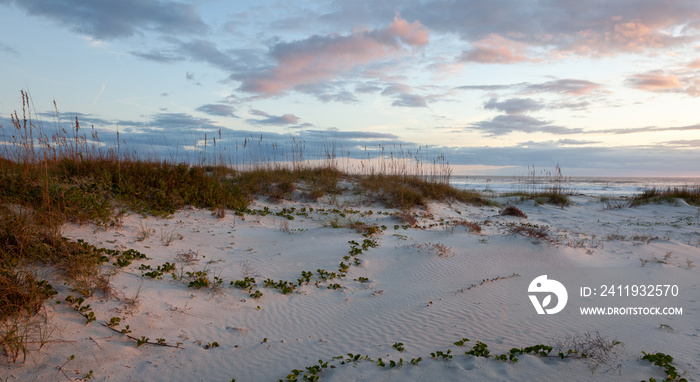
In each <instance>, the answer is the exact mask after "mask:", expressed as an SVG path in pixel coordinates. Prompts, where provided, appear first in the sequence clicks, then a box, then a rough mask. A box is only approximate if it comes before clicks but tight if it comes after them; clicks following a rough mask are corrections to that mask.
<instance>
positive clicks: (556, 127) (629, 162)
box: [0, 0, 700, 177]
mask: <svg viewBox="0 0 700 382" xmlns="http://www.w3.org/2000/svg"><path fill="white" fill-rule="evenodd" d="M0 14H2V16H0V19H2V22H0V83H1V84H2V87H1V88H0V125H2V126H3V128H4V130H3V131H4V134H5V135H7V134H8V131H9V130H10V129H9V127H11V126H12V125H11V122H10V114H11V113H12V112H13V111H15V110H19V111H20V112H21V107H22V102H21V98H20V91H21V90H25V91H28V92H29V94H30V96H31V98H32V104H33V107H34V109H33V110H34V113H35V117H37V118H39V119H41V120H42V121H43V122H45V123H47V124H48V123H54V124H56V123H59V124H61V125H62V126H63V125H65V126H70V123H71V121H74V120H75V117H76V116H77V117H78V118H79V121H80V124H81V126H83V127H85V126H90V125H91V126H93V127H94V128H95V129H96V130H97V131H99V132H100V134H101V137H106V136H107V137H109V136H114V135H115V132H116V131H117V130H119V133H120V137H121V138H122V139H123V141H125V142H126V145H127V146H128V147H132V148H133V149H134V150H150V151H151V152H153V153H156V154H158V155H161V154H162V153H170V155H172V152H173V151H177V152H178V155H180V154H181V153H186V152H193V153H196V152H197V151H200V152H201V150H203V143H204V137H205V135H206V137H207V142H208V143H209V142H210V140H211V139H212V138H217V139H218V140H219V142H218V144H219V146H220V147H221V146H222V145H223V146H226V145H228V147H229V149H230V150H233V149H231V147H233V146H234V145H238V144H241V142H246V141H247V140H248V139H250V138H251V137H255V139H259V138H260V137H261V136H262V137H263V140H264V141H265V142H267V144H273V145H274V144H279V145H285V147H289V146H290V145H292V146H293V145H294V143H291V144H290V142H296V143H297V144H298V142H302V144H303V145H304V147H305V149H304V150H305V151H306V152H307V153H308V154H309V155H312V154H313V153H316V152H318V153H322V152H323V151H324V148H325V149H327V147H328V145H329V142H333V145H334V147H335V145H337V146H338V147H342V148H343V150H347V152H348V154H344V155H347V156H350V157H354V158H362V157H363V156H364V157H366V156H367V155H368V153H373V152H381V151H379V150H378V148H379V147H382V146H383V147H390V148H394V149H396V148H399V149H396V150H404V149H407V150H412V149H413V150H417V148H418V147H421V148H422V149H421V150H422V151H421V152H423V153H427V154H426V155H428V154H430V155H444V157H445V158H446V160H447V161H449V163H450V165H451V167H452V168H453V171H454V173H455V174H488V175H506V174H508V175H527V171H528V166H534V167H535V168H538V169H551V168H554V166H555V165H557V164H559V165H560V166H561V169H562V172H563V173H564V175H569V176H575V175H589V176H695V177H699V176H700V166H698V163H700V2H699V1H697V0H666V1H654V0H646V1H645V0H638V1H637V0H616V1H607V0H606V1H597V0H587V1H580V0H542V1H527V0H515V1H511V0H479V1H476V0H475V1H470V0H463V1H457V0H454V1H447V0H421V1H414V0H401V1H399V0H371V1H370V0H367V1H366V0H354V1H320V0H309V1H293V2H290V1H280V2H278V1H264V0H256V1H243V0H238V1H225V0H199V1H188V0H179V1H166V0H120V1H114V0H91V1H84V0H0ZM54 101H55V102H56V106H57V108H58V110H59V114H58V116H57V115H56V113H55V108H54ZM103 139H104V138H103ZM104 141H105V142H108V141H109V138H108V139H105V140H104ZM114 141H116V139H114ZM275 142H277V143H275ZM209 144H210V143H209ZM143 148H145V149H143ZM392 150H393V149H392ZM428 160H429V158H428Z"/></svg>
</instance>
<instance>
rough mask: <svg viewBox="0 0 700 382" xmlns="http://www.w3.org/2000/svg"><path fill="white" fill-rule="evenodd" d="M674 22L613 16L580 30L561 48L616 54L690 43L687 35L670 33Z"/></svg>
mask: <svg viewBox="0 0 700 382" xmlns="http://www.w3.org/2000/svg"><path fill="white" fill-rule="evenodd" d="M673 21H674V20H655V21H651V20H649V21H646V22H645V21H641V20H639V19H633V20H627V21H625V20H622V18H621V17H613V18H611V19H610V20H608V21H607V22H605V23H604V24H603V25H600V26H598V27H596V28H588V29H583V30H581V31H579V32H578V33H577V35H576V36H575V38H574V39H573V42H572V43H570V44H568V45H562V46H561V48H560V49H561V51H562V52H573V53H577V54H581V55H594V56H595V55H616V54H619V53H622V52H632V53H641V52H645V51H648V50H655V49H662V48H668V47H672V46H675V45H680V44H683V43H685V42H687V41H688V37H687V36H673V35H671V34H670V33H669V32H668V30H669V29H670V28H672V27H673V26H675V24H673Z"/></svg>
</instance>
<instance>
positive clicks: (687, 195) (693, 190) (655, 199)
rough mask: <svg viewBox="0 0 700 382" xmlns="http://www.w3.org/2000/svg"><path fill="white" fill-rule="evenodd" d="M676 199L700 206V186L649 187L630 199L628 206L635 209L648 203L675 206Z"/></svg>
mask: <svg viewBox="0 0 700 382" xmlns="http://www.w3.org/2000/svg"><path fill="white" fill-rule="evenodd" d="M677 199H683V200H684V201H685V202H686V203H688V204H691V205H693V206H700V185H695V186H683V187H667V188H661V187H651V188H646V189H644V190H642V192H641V193H640V194H637V195H635V196H634V197H632V200H631V201H630V206H632V207H637V206H641V205H644V204H650V203H657V204H658V203H669V204H675V203H676V202H677Z"/></svg>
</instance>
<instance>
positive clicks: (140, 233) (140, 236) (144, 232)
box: [136, 221, 156, 241]
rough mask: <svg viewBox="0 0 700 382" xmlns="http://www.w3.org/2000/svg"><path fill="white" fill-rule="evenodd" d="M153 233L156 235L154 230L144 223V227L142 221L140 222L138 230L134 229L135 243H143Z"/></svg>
mask: <svg viewBox="0 0 700 382" xmlns="http://www.w3.org/2000/svg"><path fill="white" fill-rule="evenodd" d="M154 233H156V230H155V229H153V227H152V226H151V225H150V224H148V223H146V224H145V225H144V223H143V221H141V222H140V223H139V228H137V229H136V241H144V240H146V239H148V238H149V237H150V236H151V235H152V234H154Z"/></svg>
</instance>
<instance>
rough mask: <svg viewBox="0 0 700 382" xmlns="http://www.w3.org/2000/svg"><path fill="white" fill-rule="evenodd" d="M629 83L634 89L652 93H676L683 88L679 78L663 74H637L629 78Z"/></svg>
mask: <svg viewBox="0 0 700 382" xmlns="http://www.w3.org/2000/svg"><path fill="white" fill-rule="evenodd" d="M627 83H628V84H629V85H630V86H631V87H633V88H636V89H640V90H646V91H652V92H667V91H676V90H679V89H681V88H682V87H683V86H682V85H681V83H680V81H679V80H678V77H677V76H675V75H672V74H670V75H666V74H663V73H661V72H650V73H642V74H636V75H634V76H632V77H630V78H628V79H627Z"/></svg>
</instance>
